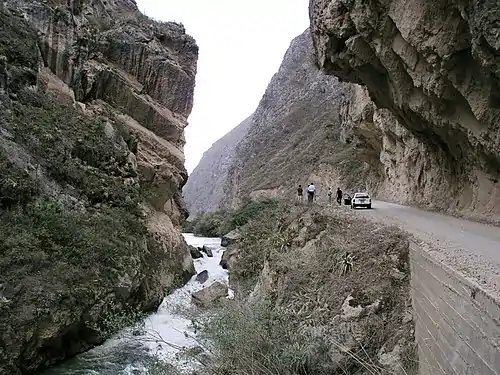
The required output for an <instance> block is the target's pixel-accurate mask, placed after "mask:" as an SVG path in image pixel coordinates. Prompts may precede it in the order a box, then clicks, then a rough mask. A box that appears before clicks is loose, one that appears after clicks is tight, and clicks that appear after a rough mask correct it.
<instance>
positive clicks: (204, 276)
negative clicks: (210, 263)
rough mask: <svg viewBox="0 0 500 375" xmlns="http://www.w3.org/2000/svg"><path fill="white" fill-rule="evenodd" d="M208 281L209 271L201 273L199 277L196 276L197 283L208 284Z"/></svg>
mask: <svg viewBox="0 0 500 375" xmlns="http://www.w3.org/2000/svg"><path fill="white" fill-rule="evenodd" d="M207 280H208V271H207V270H204V271H201V272H200V273H199V274H198V275H196V281H198V282H199V283H200V284H204V283H206V282H207Z"/></svg>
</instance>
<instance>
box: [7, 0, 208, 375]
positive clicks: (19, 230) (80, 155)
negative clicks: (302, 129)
mask: <svg viewBox="0 0 500 375" xmlns="http://www.w3.org/2000/svg"><path fill="white" fill-rule="evenodd" d="M197 58H198V47H197V45H196V43H195V41H194V39H193V38H191V37H190V36H188V35H187V34H186V32H185V30H184V28H183V26H181V25H179V24H176V23H168V22H167V23H159V22H154V21H152V20H150V19H148V18H147V17H145V16H144V15H142V14H141V13H140V12H139V11H138V9H137V6H136V4H135V1H133V0H121V1H120V0H107V1H93V0H72V1H62V0H49V1H47V0H35V1H31V0H30V1H23V0H8V1H5V2H2V4H1V6H0V153H1V161H0V165H1V168H2V171H1V175H2V177H1V182H0V191H1V193H0V196H1V197H0V206H1V215H0V220H1V225H0V321H1V322H2V324H1V327H0V374H6V375H7V374H8V375H14V374H24V373H30V372H33V371H35V370H37V369H40V368H43V367H46V366H49V365H52V364H54V363H56V362H58V361H61V360H63V359H65V358H68V357H71V356H74V355H75V354H78V353H81V352H83V351H85V350H88V349H89V348H92V347H93V346H95V345H97V344H99V343H102V342H103V340H104V339H106V338H107V337H108V336H109V335H110V334H111V333H113V332H114V331H116V330H117V329H119V328H120V327H118V326H116V327H113V326H112V327H108V326H106V324H107V323H106V322H107V321H108V320H109V317H111V316H113V315H114V314H126V313H128V312H137V311H143V312H147V311H153V310H154V309H156V308H157V307H158V305H159V304H160V303H161V301H162V299H163V297H164V296H165V294H166V293H168V292H169V291H171V290H172V289H173V288H175V287H177V286H179V285H182V284H183V283H185V282H186V281H188V280H189V279H190V278H191V276H192V275H193V274H194V272H195V271H194V267H193V261H192V259H191V257H190V254H189V249H188V246H187V245H186V243H185V241H184V239H183V237H182V236H181V233H180V223H181V221H182V220H184V218H185V216H186V215H187V213H186V210H185V208H184V205H183V203H182V199H181V189H182V186H183V185H184V183H185V181H186V179H187V173H186V170H185V167H184V154H183V145H184V143H185V140H184V132H183V129H184V127H185V126H186V125H187V117H188V115H189V114H190V112H191V109H192V106H193V90H194V85H195V75H196V70H197Z"/></svg>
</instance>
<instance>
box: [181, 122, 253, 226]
mask: <svg viewBox="0 0 500 375" xmlns="http://www.w3.org/2000/svg"><path fill="white" fill-rule="evenodd" d="M251 124H252V117H251V116H250V117H248V118H246V119H245V120H244V121H243V122H242V123H241V124H239V125H238V126H237V127H235V128H234V129H233V130H231V131H230V132H229V133H227V134H226V135H225V136H224V137H222V138H221V139H219V140H218V141H217V142H215V143H214V144H213V145H212V147H210V149H208V150H207V151H206V152H205V153H204V154H203V157H202V159H201V160H200V163H199V164H198V165H197V166H196V168H195V169H194V170H193V172H192V173H191V174H190V175H189V178H188V181H187V183H186V185H185V186H184V188H183V190H182V192H183V196H184V199H185V201H186V205H187V208H188V211H189V213H190V215H193V216H195V215H196V214H199V213H202V212H213V211H217V209H218V208H219V206H220V204H221V202H222V200H223V198H224V187H225V185H226V183H227V179H228V171H229V169H230V167H231V166H232V165H233V162H234V156H235V148H236V146H237V145H238V144H239V142H240V141H241V140H242V139H243V137H245V136H246V134H247V132H248V129H249V127H250V125H251Z"/></svg>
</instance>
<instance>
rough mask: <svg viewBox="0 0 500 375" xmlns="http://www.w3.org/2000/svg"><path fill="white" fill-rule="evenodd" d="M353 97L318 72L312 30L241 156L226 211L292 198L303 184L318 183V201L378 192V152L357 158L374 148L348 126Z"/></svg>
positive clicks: (277, 78) (277, 80)
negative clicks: (336, 194)
mask: <svg viewBox="0 0 500 375" xmlns="http://www.w3.org/2000/svg"><path fill="white" fill-rule="evenodd" d="M354 89H355V88H354V87H353V86H352V85H350V84H344V83H341V82H339V81H338V80H337V79H336V78H334V77H329V76H326V75H325V74H323V73H322V72H321V71H320V70H319V69H318V68H317V65H316V63H315V60H314V50H313V44H312V40H311V35H310V32H309V29H308V30H306V31H305V32H304V33H303V34H301V35H300V36H298V37H297V38H295V39H294V40H293V41H292V43H291V45H290V48H289V49H288V51H287V52H286V54H285V56H284V58H283V62H282V65H281V67H280V69H279V71H278V72H277V73H276V74H275V75H274V77H273V78H272V80H271V82H270V83H269V86H268V87H267V90H266V92H265V94H264V96H263V98H262V100H261V101H260V103H259V106H258V108H257V110H256V111H255V113H254V115H253V116H252V123H251V124H250V129H249V131H248V134H247V136H246V137H245V138H244V139H243V140H242V141H241V142H240V144H239V145H238V146H237V148H236V156H235V158H234V159H235V163H234V164H233V166H232V168H231V170H230V173H229V181H228V183H227V191H226V194H227V196H228V197H229V199H228V201H227V202H225V203H226V206H237V205H239V204H240V203H241V200H242V199H245V198H248V197H250V198H257V197H273V196H282V197H283V196H285V197H286V196H289V197H293V196H294V194H295V188H296V186H297V185H298V184H302V185H307V184H308V183H309V182H311V181H313V182H314V183H315V184H316V185H317V187H318V189H319V190H318V197H319V199H326V192H327V188H328V187H332V189H336V188H337V186H342V187H343V188H345V189H346V190H349V191H352V190H355V189H365V188H369V187H370V186H372V185H374V184H376V183H377V181H378V177H377V174H378V172H379V169H380V168H379V166H378V165H376V166H375V167H372V165H371V164H372V159H373V158H372V157H370V156H369V152H371V151H366V153H365V150H364V149H363V150H362V151H363V152H362V153H361V154H360V155H358V152H357V149H358V148H360V147H361V146H362V144H365V143H369V140H368V139H365V138H363V137H357V138H356V140H354V139H353V137H352V131H351V130H350V128H351V127H350V126H348V125H346V126H344V125H343V124H344V122H345V121H346V118H344V117H346V116H348V115H347V113H346V108H347V106H348V100H350V98H351V96H352V95H354V91H353V90H354ZM360 116H361V115H360Z"/></svg>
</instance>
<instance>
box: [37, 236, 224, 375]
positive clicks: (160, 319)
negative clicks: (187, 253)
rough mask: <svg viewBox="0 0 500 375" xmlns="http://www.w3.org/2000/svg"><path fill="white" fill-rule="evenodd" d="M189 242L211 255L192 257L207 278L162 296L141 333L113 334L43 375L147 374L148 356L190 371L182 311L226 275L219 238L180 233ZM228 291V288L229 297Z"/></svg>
mask: <svg viewBox="0 0 500 375" xmlns="http://www.w3.org/2000/svg"><path fill="white" fill-rule="evenodd" d="M183 235H184V238H185V240H186V242H187V243H188V244H189V245H192V246H196V247H202V246H207V247H208V248H210V249H211V250H212V253H213V257H208V256H207V255H206V254H204V253H203V255H204V256H203V258H200V259H195V260H194V266H195V269H196V272H197V273H200V272H202V271H205V270H206V271H208V276H209V278H208V280H207V281H206V282H205V283H203V284H201V283H200V282H198V281H196V276H193V277H192V279H191V280H190V281H189V282H188V283H187V284H186V285H185V286H183V287H182V288H179V289H177V290H175V291H174V292H173V293H171V294H170V295H168V296H167V297H165V299H164V300H163V302H162V304H161V305H160V307H159V308H158V311H157V312H156V313H154V314H152V315H150V316H149V317H148V318H147V319H146V320H145V322H144V325H145V330H144V333H143V334H142V335H135V336H133V335H131V333H130V330H126V331H124V332H122V333H119V334H117V335H116V336H115V337H113V338H111V339H110V340H108V341H107V342H106V343H104V344H103V345H101V346H99V347H97V348H94V349H92V350H91V351H89V352H87V353H84V354H82V355H80V356H78V357H77V358H74V359H71V360H68V361H66V362H64V363H62V364H60V365H58V366H55V367H53V368H51V369H49V370H47V371H45V372H43V375H124V374H127V375H128V374H134V375H136V374H147V373H148V371H147V370H146V367H145V366H144V364H145V363H147V359H150V358H151V356H152V355H154V356H156V357H157V358H159V359H162V360H165V361H166V362H168V363H170V364H172V365H173V366H174V367H175V368H177V369H178V370H181V371H185V372H190V371H191V370H192V369H193V368H194V362H192V360H189V359H186V358H182V356H181V355H180V354H181V352H182V351H183V349H185V348H190V347H196V346H198V343H197V342H196V339H195V336H196V334H195V332H194V331H193V327H192V322H191V320H190V319H189V318H187V317H186V316H185V314H184V313H183V312H185V311H186V310H187V309H189V308H191V307H193V305H192V302H191V294H192V293H194V292H196V291H198V290H201V289H204V288H206V287H208V286H210V285H211V284H213V283H214V282H216V281H219V282H222V283H224V284H226V285H227V284H228V274H227V271H226V270H224V269H223V268H222V267H221V266H220V265H219V263H220V260H221V257H222V253H223V251H224V249H223V248H222V247H221V246H220V239H218V238H205V237H195V236H194V235H192V234H183ZM231 297H232V291H231V290H230V291H229V298H231Z"/></svg>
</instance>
